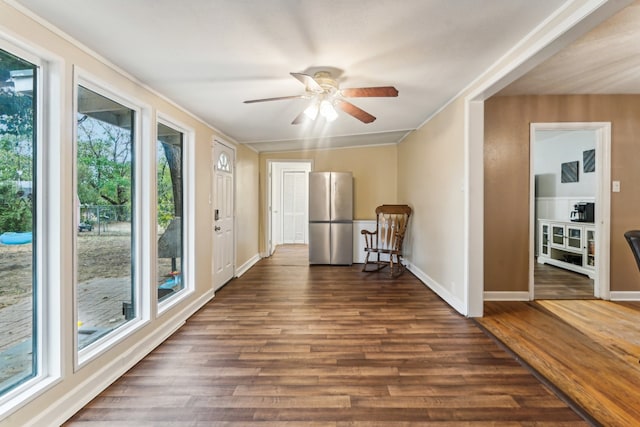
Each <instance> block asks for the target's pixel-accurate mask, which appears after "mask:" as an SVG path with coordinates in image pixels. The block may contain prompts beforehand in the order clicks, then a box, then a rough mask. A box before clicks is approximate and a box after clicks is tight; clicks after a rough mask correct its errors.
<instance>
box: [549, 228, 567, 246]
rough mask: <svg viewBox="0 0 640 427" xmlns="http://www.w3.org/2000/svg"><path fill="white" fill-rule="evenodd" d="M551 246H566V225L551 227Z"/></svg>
mask: <svg viewBox="0 0 640 427" xmlns="http://www.w3.org/2000/svg"><path fill="white" fill-rule="evenodd" d="M551 244H552V245H554V246H561V247H562V246H564V225H552V226H551Z"/></svg>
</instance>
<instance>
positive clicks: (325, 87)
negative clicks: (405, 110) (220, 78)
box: [244, 71, 398, 125]
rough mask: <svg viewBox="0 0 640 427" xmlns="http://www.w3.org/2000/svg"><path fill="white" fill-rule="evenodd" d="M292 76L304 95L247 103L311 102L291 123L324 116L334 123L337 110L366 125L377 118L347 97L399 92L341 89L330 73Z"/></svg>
mask: <svg viewBox="0 0 640 427" xmlns="http://www.w3.org/2000/svg"><path fill="white" fill-rule="evenodd" d="M290 74H291V75H292V76H293V77H295V78H296V79H298V80H299V81H300V82H301V83H302V84H304V85H305V89H306V90H305V93H303V94H301V95H291V96H279V97H276V98H263V99H252V100H249V101H244V103H245V104H252V103H254V102H266V101H281V100H284V99H310V100H311V103H310V105H309V106H308V107H307V108H306V109H305V110H304V111H302V112H301V113H300V114H298V116H297V117H296V118H295V119H294V120H293V121H292V122H291V124H292V125H297V124H300V123H302V122H304V121H305V120H315V119H316V118H317V117H318V116H322V117H324V118H325V119H326V120H327V121H333V120H335V119H336V118H337V117H338V113H337V112H336V107H337V108H339V109H341V110H342V111H344V112H345V113H347V114H349V115H351V116H353V117H355V118H356V119H358V120H360V121H361V122H363V123H371V122H373V121H374V120H375V119H376V118H375V117H374V116H372V115H371V114H369V113H367V112H366V111H364V110H363V109H361V108H359V107H356V106H355V105H353V104H352V103H350V102H349V101H347V100H346V99H345V98H362V97H394V96H398V90H397V89H396V88H395V87H393V86H378V87H358V88H349V89H340V87H339V86H338V82H337V81H336V79H334V78H333V77H332V76H331V73H329V72H328V71H318V72H316V73H315V74H314V75H313V77H312V76H310V75H308V74H303V73H290Z"/></svg>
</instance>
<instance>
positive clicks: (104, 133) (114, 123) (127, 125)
mask: <svg viewBox="0 0 640 427" xmlns="http://www.w3.org/2000/svg"><path fill="white" fill-rule="evenodd" d="M77 101H78V113H77V117H76V119H77V142H76V174H77V178H76V179H77V185H76V203H77V216H78V223H77V230H76V231H77V247H76V263H77V267H76V275H77V276H76V304H77V311H76V312H77V325H78V348H79V349H82V348H85V347H86V346H88V345H90V344H92V343H93V342H95V341H97V340H99V339H100V338H102V337H104V336H106V335H107V334H109V333H110V332H111V331H113V330H115V329H116V328H118V327H120V326H122V325H123V324H125V323H126V322H127V321H129V320H131V319H133V318H135V317H136V306H137V304H136V301H135V299H136V292H135V280H134V267H135V263H134V254H135V252H134V250H133V248H134V236H135V233H134V221H133V218H134V217H135V214H134V212H133V208H134V206H135V204H134V203H133V200H134V187H135V183H134V179H133V176H134V149H133V148H134V147H133V144H134V123H135V111H133V110H132V109H130V108H127V107H125V106H123V105H121V104H120V103H118V102H115V101H113V100H111V99H109V98H107V97H105V96H103V95H100V94H98V93H96V92H94V91H92V90H89V89H87V88H86V87H83V86H79V87H78V100H77Z"/></svg>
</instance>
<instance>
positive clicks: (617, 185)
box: [611, 181, 620, 193]
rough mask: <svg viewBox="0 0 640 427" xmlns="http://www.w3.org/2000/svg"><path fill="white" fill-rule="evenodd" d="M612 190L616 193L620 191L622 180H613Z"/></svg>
mask: <svg viewBox="0 0 640 427" xmlns="http://www.w3.org/2000/svg"><path fill="white" fill-rule="evenodd" d="M611 191H613V192H614V193H619V192H620V181H613V182H612V183H611Z"/></svg>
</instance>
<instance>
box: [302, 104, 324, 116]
mask: <svg viewBox="0 0 640 427" xmlns="http://www.w3.org/2000/svg"><path fill="white" fill-rule="evenodd" d="M319 110H320V108H319V106H318V102H316V101H314V102H312V103H311V104H310V105H309V106H308V107H307V108H306V109H305V110H304V115H305V116H307V117H308V118H309V119H311V120H315V119H316V118H317V117H318V111H319Z"/></svg>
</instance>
